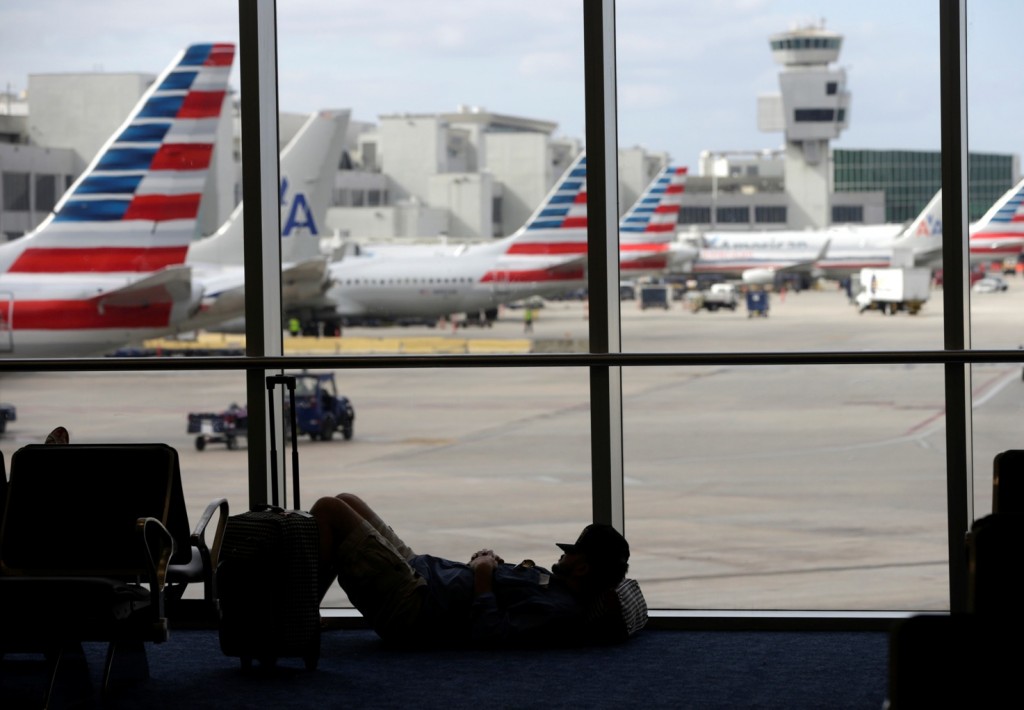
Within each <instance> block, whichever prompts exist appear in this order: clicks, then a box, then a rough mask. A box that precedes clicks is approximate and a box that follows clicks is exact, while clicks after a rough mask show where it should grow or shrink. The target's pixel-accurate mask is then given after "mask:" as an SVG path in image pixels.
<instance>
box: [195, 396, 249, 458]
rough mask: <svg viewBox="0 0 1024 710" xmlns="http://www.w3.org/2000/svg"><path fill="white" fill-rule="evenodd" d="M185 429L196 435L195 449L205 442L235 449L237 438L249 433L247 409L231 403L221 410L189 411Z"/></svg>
mask: <svg viewBox="0 0 1024 710" xmlns="http://www.w3.org/2000/svg"><path fill="white" fill-rule="evenodd" d="M187 431H188V433H189V434H195V435H196V451H202V450H203V449H205V448H206V445H207V444H226V445H227V447H228V448H229V449H237V448H238V439H239V438H240V437H243V436H246V435H247V434H248V433H249V410H247V409H246V408H245V407H239V406H238V405H237V404H234V403H232V404H231V406H230V407H228V408H227V409H226V410H224V411H223V412H190V413H189V415H188V429H187Z"/></svg>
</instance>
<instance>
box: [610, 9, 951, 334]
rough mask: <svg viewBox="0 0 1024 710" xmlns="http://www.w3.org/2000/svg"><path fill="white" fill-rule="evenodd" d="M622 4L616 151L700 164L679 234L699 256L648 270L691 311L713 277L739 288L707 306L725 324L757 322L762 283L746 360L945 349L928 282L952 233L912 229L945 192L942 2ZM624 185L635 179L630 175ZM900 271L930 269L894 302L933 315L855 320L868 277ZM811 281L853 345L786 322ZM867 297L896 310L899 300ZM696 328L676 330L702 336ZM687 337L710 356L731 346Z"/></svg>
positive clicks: (796, 315)
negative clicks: (912, 342) (752, 300)
mask: <svg viewBox="0 0 1024 710" xmlns="http://www.w3.org/2000/svg"><path fill="white" fill-rule="evenodd" d="M616 7H617V12H618V24H617V32H618V46H617V58H618V65H619V66H618V68H619V71H618V77H619V87H618V88H619V90H618V102H619V133H620V142H621V145H622V146H637V145H640V146H643V147H644V148H646V149H647V150H648V151H649V152H650V153H651V154H652V155H655V156H661V157H663V158H664V159H665V160H667V161H668V162H670V163H671V164H672V165H677V166H687V167H688V168H689V174H688V178H687V181H686V188H685V193H684V194H683V197H682V205H681V208H680V214H681V218H680V225H679V227H678V228H677V230H676V232H675V233H674V234H673V236H674V237H675V238H676V243H675V244H674V246H675V247H677V248H680V247H686V246H689V247H691V248H692V249H696V250H697V255H696V258H695V259H692V260H691V261H689V262H688V263H687V262H686V261H680V260H681V259H683V258H684V255H685V248H681V249H679V251H678V252H677V257H678V259H677V260H676V261H675V262H674V264H673V266H672V267H671V268H670V269H669V270H668V273H667V274H665V273H664V272H660V273H659V272H655V273H652V274H649V276H650V277H653V278H666V279H668V280H669V281H671V282H672V283H673V285H674V288H675V290H676V295H678V296H683V297H684V299H685V300H684V303H683V305H688V306H696V305H699V303H700V300H701V298H702V294H704V295H706V294H707V291H708V288H709V285H710V283H711V282H712V281H715V280H727V281H732V282H734V283H735V284H736V287H737V291H738V294H739V303H740V308H739V309H738V310H737V311H728V310H724V309H721V308H717V310H716V311H715V312H714V313H711V312H709V311H710V310H711V308H714V307H715V305H717V304H716V303H715V301H716V299H714V298H712V299H708V300H709V301H710V302H711V303H710V304H709V307H706V308H704V309H702V310H701V317H702V318H704V317H705V316H707V317H709V318H712V319H715V320H717V321H720V322H721V325H722V327H723V329H724V330H728V328H727V327H726V326H725V322H728V321H729V320H730V318H732V319H737V318H741V317H745V316H746V315H747V309H746V305H745V302H744V297H745V293H746V292H748V291H755V290H767V291H769V294H770V295H769V296H768V298H769V304H770V308H771V311H772V318H771V319H769V320H770V324H769V325H768V327H767V328H765V329H764V330H763V332H761V333H759V337H758V338H757V339H756V340H752V341H751V343H750V345H749V347H750V348H751V349H753V350H786V351H789V350H800V349H803V348H807V349H825V350H833V349H843V348H844V347H847V346H849V347H853V348H856V349H861V348H870V349H875V348H877V349H903V348H905V347H907V345H906V338H905V337H904V333H903V330H904V329H908V330H912V331H914V332H917V331H918V330H919V329H922V328H923V329H925V330H927V331H928V333H929V335H928V337H927V338H925V339H922V340H920V341H918V345H919V346H921V347H934V348H939V347H942V342H943V341H942V318H941V313H942V308H941V303H940V301H941V292H940V291H937V290H934V289H931V288H930V287H929V278H928V274H929V273H930V271H931V270H932V269H933V268H935V267H936V266H937V261H936V260H935V259H936V257H939V256H941V238H940V237H938V236H937V235H936V236H931V237H924V238H921V239H913V238H911V237H909V236H908V235H907V233H906V232H905V229H907V227H908V226H909V225H910V223H911V220H913V219H914V218H915V217H917V216H918V215H919V214H922V213H923V211H924V210H925V208H926V206H927V205H928V203H929V201H930V200H931V199H932V198H933V196H934V195H935V194H936V192H937V191H938V189H939V186H940V171H939V164H940V163H939V157H940V153H939V127H940V122H939V117H938V85H939V65H938V61H937V47H938V15H937V13H936V8H935V6H934V4H933V3H931V2H926V1H925V0H918V1H917V2H913V3H910V4H904V5H901V6H900V8H899V11H898V12H899V13H906V16H907V18H908V22H907V24H906V25H904V24H903V23H900V22H893V21H892V19H891V13H892V8H891V7H889V6H888V5H886V4H885V3H881V2H869V3H860V4H858V5H856V6H853V5H850V6H837V5H836V4H835V3H818V7H817V8H815V7H814V6H813V4H812V6H806V5H805V6H801V7H800V8H796V7H795V6H792V5H791V4H790V3H772V4H764V5H760V6H757V7H751V6H749V5H747V4H743V8H742V10H737V7H738V4H737V3H717V4H704V5H699V4H692V3H683V4H680V3H669V2H665V3H640V2H630V1H629V0H623V1H622V2H619V3H617V5H616ZM880 17H885V18H887V19H886V21H885V22H878V21H876V20H877V18H880ZM823 18H824V19H823ZM910 18H913V19H912V20H911V19H910ZM826 20H827V23H826ZM653 26H662V27H665V26H669V27H679V28H684V27H685V30H680V31H682V32H683V34H685V35H686V37H687V38H688V39H687V41H685V42H679V41H676V40H675V39H673V33H671V32H669V33H664V35H663V36H662V35H658V34H655V36H653V37H652V35H651V32H650V28H651V27H653ZM882 48H885V49H884V50H883V49H882ZM924 48H930V49H929V50H925V49H924ZM712 58H713V59H712ZM631 150H635V149H631ZM624 152H626V151H624ZM922 156H923V157H922ZM627 164H628V163H627ZM925 164H927V166H928V170H927V171H925V172H922V170H921V169H919V168H920V166H921V165H925ZM622 179H623V181H627V180H630V179H633V176H632V175H630V174H629V173H628V172H626V171H624V174H623V176H622ZM628 206H629V205H628V204H623V205H621V206H620V207H621V209H622V210H625V209H627V208H628ZM897 207H898V209H897ZM699 214H705V216H706V217H707V219H704V220H701V219H699V218H698V217H695V216H694V215H699ZM751 214H752V215H754V219H753V220H751V219H750V215H751ZM765 214H769V215H772V217H773V219H771V220H768V219H762V218H761V217H762V216H763V215H765ZM780 214H781V215H782V219H781V221H779V220H776V219H774V217H777V216H778V215H780ZM851 215H854V216H856V219H853V218H852V217H851ZM851 222H856V224H850V223H851ZM838 223H842V224H838ZM940 224H941V212H939V214H938V215H933V216H932V217H931V218H930V221H926V223H925V224H924V226H921V225H914V227H913V228H914V233H915V234H918V235H920V234H922V233H923V232H928V233H929V234H930V233H932V232H934V231H935V230H937V229H939V228H940ZM901 238H902V241H901ZM925 243H927V247H925V246H924V244H925ZM897 246H899V247H900V248H901V249H903V250H908V251H907V253H908V254H909V253H910V251H909V250H912V251H913V258H912V260H911V261H909V262H903V261H899V258H900V257H898V256H897V257H896V258H897V261H896V262H894V261H893V259H894V256H895V255H896V249H897ZM903 263H907V264H908V265H912V266H915V267H918V268H921V269H922V270H923V272H922V273H923V276H921V277H919V278H918V280H919V281H920V282H921V284H922V286H921V287H920V288H917V289H913V291H914V292H913V293H907V292H906V291H905V290H904V289H902V288H900V289H898V290H899V291H901V292H902V293H900V294H898V295H897V296H895V300H896V301H897V302H898V303H904V304H907V305H913V307H914V309H915V310H916V308H917V303H918V302H920V301H922V300H923V301H924V305H923V307H922V308H921V310H920V314H919V315H915V316H914V317H913V318H910V317H908V315H907V311H901V312H900V316H899V318H898V319H897V322H896V323H893V324H890V327H889V330H888V332H885V333H883V332H880V331H877V330H876V326H877V325H878V324H876V323H874V322H870V323H869V322H868V321H870V320H874V319H872V318H869V315H870V314H865V316H864V317H859V316H858V312H859V311H860V307H859V306H858V305H857V302H856V301H855V297H856V296H857V294H858V293H859V292H861V291H865V290H870V288H871V284H872V281H871V278H870V275H868V276H867V277H865V279H864V280H862V278H861V270H862V269H863V268H865V267H874V268H877V267H889V266H891V265H893V264H897V265H902V264H903ZM879 278H881V277H879ZM886 281H888V279H887V280H886ZM808 289H813V290H817V291H821V292H822V296H823V298H822V299H821V300H820V301H817V303H818V305H819V307H821V308H825V309H828V310H829V311H830V313H831V317H832V318H833V319H834V320H835V322H836V323H842V324H843V325H844V326H845V328H844V329H843V330H845V331H846V335H848V336H849V337H846V336H845V335H844V336H839V337H838V338H835V339H833V338H821V337H817V334H816V333H814V332H808V333H801V334H799V335H798V336H797V337H793V333H792V332H791V331H789V330H788V329H786V328H785V327H784V326H783V325H782V322H783V321H782V319H783V318H786V319H787V321H788V319H790V318H793V319H794V320H800V319H802V318H804V317H805V316H804V315H803V314H802V312H801V310H800V306H802V305H803V304H804V302H805V301H806V300H807V299H805V298H804V294H803V293H800V294H799V296H800V297H796V296H797V293H796V292H798V291H799V292H803V291H806V290H808ZM783 291H785V294H784V293H783ZM866 302H868V303H870V304H871V305H874V306H876V307H878V308H882V307H885V308H888V307H889V306H888V304H889V302H890V301H889V298H888V297H875V298H873V299H868V301H866ZM776 316H777V317H778V319H779V320H774V319H775V318H776ZM693 320H694V319H693V318H689V317H688V318H687V319H685V320H682V321H681V322H680V323H679V324H678V329H679V330H680V331H681V332H685V331H687V330H689V329H691V328H692V327H693V324H692V322H691V321H693ZM908 321H915V322H908ZM916 321H923V322H916ZM776 324H777V325H776ZM807 330H808V331H813V329H807ZM725 337H729V336H725ZM692 340H694V341H697V342H698V343H699V344H698V345H696V347H697V348H698V349H701V350H705V349H713V348H714V349H723V350H728V349H730V348H729V345H728V344H727V343H724V342H721V343H715V344H712V345H707V344H705V342H704V341H703V339H701V338H698V337H694V338H692ZM688 347H689V346H688ZM624 348H625V349H626V350H642V349H643V345H642V341H639V342H638V341H634V340H632V339H631V336H630V335H627V336H626V337H624ZM685 349H686V348H684V349H683V350H684V351H685Z"/></svg>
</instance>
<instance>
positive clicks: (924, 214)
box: [894, 190, 942, 246]
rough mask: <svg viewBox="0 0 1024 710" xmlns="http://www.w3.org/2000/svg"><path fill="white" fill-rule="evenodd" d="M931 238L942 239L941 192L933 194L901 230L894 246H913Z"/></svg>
mask: <svg viewBox="0 0 1024 710" xmlns="http://www.w3.org/2000/svg"><path fill="white" fill-rule="evenodd" d="M933 237H937V238H938V239H939V240H941V239H942V190H939V191H938V192H936V193H935V196H934V197H932V199H931V200H929V201H928V204H927V205H925V207H924V209H923V210H921V213H920V214H919V215H917V217H915V218H914V219H913V221H912V222H911V223H910V224H909V225H908V226H907V228H906V229H904V230H903V232H902V233H901V234H900V236H899V237H897V239H896V243H895V245H894V246H913V245H914V244H915V243H919V242H921V241H922V240H924V239H929V238H933ZM940 243H941V241H940Z"/></svg>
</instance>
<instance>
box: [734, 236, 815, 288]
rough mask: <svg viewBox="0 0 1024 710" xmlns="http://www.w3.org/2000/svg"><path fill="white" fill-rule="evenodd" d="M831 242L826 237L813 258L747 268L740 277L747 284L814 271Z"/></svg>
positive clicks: (769, 281)
mask: <svg viewBox="0 0 1024 710" xmlns="http://www.w3.org/2000/svg"><path fill="white" fill-rule="evenodd" d="M831 244H832V240H831V239H826V240H825V243H824V244H822V245H821V249H819V250H818V254H817V255H816V256H815V257H814V258H813V259H805V260H802V261H792V262H789V263H786V264H779V265H776V266H771V267H764V268H756V269H747V270H746V271H744V272H743V273H742V274H741V275H740V278H741V279H742V281H743V283H745V284H768V283H772V282H774V281H775V275H776V274H784V273H797V272H810V271H813V270H814V268H815V265H816V264H817V263H818V262H819V261H821V260H822V259H824V258H825V256H826V255H827V254H828V248H829V246H830V245H831Z"/></svg>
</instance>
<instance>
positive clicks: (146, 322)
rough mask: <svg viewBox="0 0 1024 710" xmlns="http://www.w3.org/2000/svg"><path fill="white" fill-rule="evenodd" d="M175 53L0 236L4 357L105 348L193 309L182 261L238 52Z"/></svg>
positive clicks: (166, 326) (195, 301)
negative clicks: (54, 189) (53, 187)
mask: <svg viewBox="0 0 1024 710" xmlns="http://www.w3.org/2000/svg"><path fill="white" fill-rule="evenodd" d="M234 54H235V49H234V45H231V44H196V45H192V46H190V47H188V48H187V49H185V50H184V51H183V52H181V53H180V54H179V55H178V56H177V57H176V58H175V59H174V60H173V62H172V63H171V65H170V66H169V67H168V68H167V69H166V70H165V71H164V72H163V73H162V74H161V75H160V76H159V77H158V78H157V79H156V81H155V82H154V83H153V84H152V86H151V87H150V88H149V89H148V90H147V91H146V93H145V94H144V95H143V96H142V98H141V99H140V100H139V102H138V104H137V105H136V106H135V108H134V109H133V110H132V112H131V114H130V115H129V117H128V119H127V120H126V121H125V122H124V124H122V126H121V127H120V128H118V130H117V131H116V132H115V133H114V135H113V136H112V137H111V138H110V139H109V140H108V141H107V143H106V144H105V145H104V146H103V148H102V149H101V150H100V151H99V153H98V154H97V156H96V157H95V158H94V159H93V161H92V163H90V164H89V166H88V167H87V168H86V170H85V171H84V172H83V173H82V175H81V177H79V179H78V180H77V181H76V182H75V183H74V184H73V185H72V186H71V188H70V189H69V190H68V191H67V193H65V195H64V196H63V197H62V198H61V200H60V201H59V202H58V204H57V205H56V207H55V208H54V211H53V213H52V214H50V215H49V216H48V217H47V218H46V219H45V220H44V221H43V223H42V224H40V226H39V227H38V228H37V229H36V230H35V231H33V232H32V233H30V234H28V235H26V236H24V237H22V238H20V239H17V240H14V241H12V242H7V243H5V244H2V245H0V354H2V355H5V356H8V357H10V356H17V357H45V356H49V357H57V356H68V355H83V354H90V353H102V352H105V351H107V350H110V349H112V348H114V347H117V346H119V345H122V344H125V343H129V342H134V341H138V340H142V339H144V338H148V337H153V336H155V335H159V334H164V333H167V332H169V331H171V330H173V329H174V328H175V327H176V324H177V323H179V322H181V321H184V320H185V319H187V318H189V317H191V316H192V315H193V314H194V313H195V312H196V310H197V309H198V308H199V305H200V299H201V296H202V293H201V288H200V287H198V285H197V284H196V283H195V282H194V281H193V279H192V278H191V270H190V268H189V267H188V266H186V265H184V263H183V262H184V260H185V256H186V253H187V251H188V245H189V243H190V242H192V240H193V239H194V238H195V236H196V216H197V214H198V211H199V202H200V198H201V196H202V192H203V186H204V184H205V182H206V179H207V174H208V169H209V165H210V159H211V156H212V154H213V147H214V141H215V137H216V133H217V125H218V121H219V120H220V115H221V108H222V106H223V104H224V97H225V95H226V93H227V82H228V75H229V73H230V71H231V64H232V62H233V60H234Z"/></svg>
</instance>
